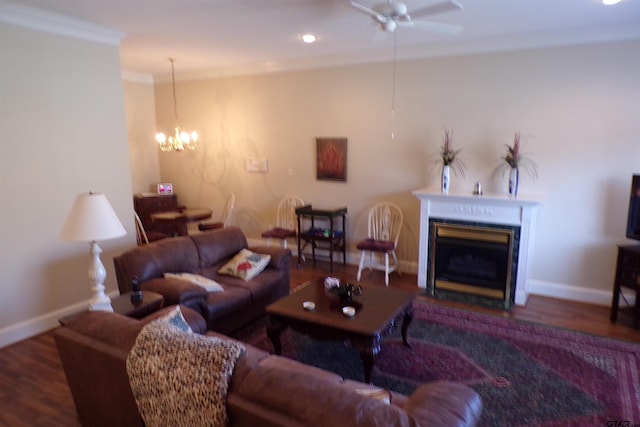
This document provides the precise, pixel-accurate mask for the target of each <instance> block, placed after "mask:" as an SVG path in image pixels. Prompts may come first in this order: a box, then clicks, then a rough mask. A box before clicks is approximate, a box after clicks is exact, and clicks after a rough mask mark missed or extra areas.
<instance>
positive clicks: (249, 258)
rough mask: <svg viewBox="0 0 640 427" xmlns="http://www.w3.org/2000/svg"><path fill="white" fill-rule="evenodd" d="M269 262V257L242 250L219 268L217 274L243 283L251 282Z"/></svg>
mask: <svg viewBox="0 0 640 427" xmlns="http://www.w3.org/2000/svg"><path fill="white" fill-rule="evenodd" d="M269 261H271V255H264V254H257V253H255V252H251V251H250V250H249V249H242V250H241V251H240V252H238V253H237V254H236V256H234V257H233V258H232V259H231V261H229V262H228V263H226V264H225V265H223V266H222V267H220V269H219V270H218V273H220V274H226V275H229V276H235V277H238V278H240V279H242V280H245V281H246V280H251V279H253V278H254V277H256V276H257V275H258V274H260V273H261V272H262V270H264V269H265V267H266V266H267V264H269Z"/></svg>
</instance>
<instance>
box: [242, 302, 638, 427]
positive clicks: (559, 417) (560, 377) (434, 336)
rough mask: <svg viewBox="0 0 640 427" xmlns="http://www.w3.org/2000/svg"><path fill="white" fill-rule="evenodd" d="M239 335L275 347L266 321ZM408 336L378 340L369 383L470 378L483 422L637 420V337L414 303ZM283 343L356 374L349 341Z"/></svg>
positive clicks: (288, 352) (397, 386) (400, 386)
mask: <svg viewBox="0 0 640 427" xmlns="http://www.w3.org/2000/svg"><path fill="white" fill-rule="evenodd" d="M241 339H243V340H245V341H246V342H249V343H251V344H253V345H255V346H257V347H259V348H262V349H265V350H268V351H273V350H272V346H271V343H270V341H269V340H268V339H267V337H266V335H265V332H264V323H262V325H261V327H257V328H255V329H254V330H253V331H246V332H245V334H244V338H241ZM409 341H410V343H411V344H412V348H407V347H405V346H404V345H403V344H402V340H401V339H400V337H399V335H393V336H391V337H389V338H388V339H387V340H385V342H384V344H383V346H382V352H381V354H380V357H379V359H378V361H377V363H376V366H375V368H374V373H373V383H374V384H375V385H378V386H380V387H385V388H388V389H392V390H395V391H398V392H400V393H403V394H410V393H411V392H412V391H413V390H414V389H415V388H416V387H417V386H418V385H419V384H421V383H424V382H428V381H432V380H436V379H442V380H451V381H458V382H462V383H465V384H468V385H469V386H471V387H473V388H474V389H475V390H476V391H477V392H478V393H480V395H481V396H482V400H483V404H484V411H483V415H482V419H481V422H480V425H481V426H544V427H556V426H557V427H560V426H563V427H564V426H581V427H583V426H599V427H601V426H607V425H616V426H622V425H625V426H634V425H638V426H640V345H638V344H632V343H625V342H621V341H615V340H611V339H606V338H600V337H595V336H591V335H586V334H581V333H576V332H571V331H567V330H562V329H557V328H551V327H545V326H542V325H537V324H533V323H528V322H523V321H517V320H513V319H503V318H500V317H496V316H488V315H482V314H477V313H472V312H467V311H463V310H456V309H452V308H446V307H440V306H435V305H431V304H428V303H422V302H416V303H415V315H414V320H413V323H412V324H411V326H410V327H409ZM282 343H283V355H284V356H287V357H290V358H292V359H296V360H299V361H301V362H303V363H307V364H310V365H314V366H318V367H320V368H324V369H328V370H331V371H334V372H336V373H338V374H340V375H342V376H343V377H346V378H351V379H355V380H360V381H362V380H363V373H362V370H363V367H362V362H361V361H360V358H359V356H358V353H357V352H356V351H355V350H353V349H352V348H351V347H349V346H348V345H345V344H343V343H330V342H319V341H315V340H313V339H310V338H308V337H306V336H303V335H301V334H298V333H296V332H292V331H290V330H287V331H286V332H285V333H284V334H283V336H282ZM615 420H617V421H622V423H619V424H613V423H612V422H613V421H615Z"/></svg>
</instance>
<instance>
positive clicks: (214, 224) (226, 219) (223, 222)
mask: <svg viewBox="0 0 640 427" xmlns="http://www.w3.org/2000/svg"><path fill="white" fill-rule="evenodd" d="M235 204H236V195H235V194H233V193H230V194H229V196H227V202H226V203H225V206H224V211H223V212H222V217H220V221H203V222H201V223H200V224H198V230H200V231H209V230H215V229H217V228H226V227H228V226H229V225H230V224H231V216H232V215H233V208H234V207H235Z"/></svg>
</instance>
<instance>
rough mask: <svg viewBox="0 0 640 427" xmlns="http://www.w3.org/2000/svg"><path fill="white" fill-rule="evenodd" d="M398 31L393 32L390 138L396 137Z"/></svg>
mask: <svg viewBox="0 0 640 427" xmlns="http://www.w3.org/2000/svg"><path fill="white" fill-rule="evenodd" d="M397 34H398V33H396V32H394V33H393V73H392V79H393V80H392V82H391V140H392V141H393V140H395V139H396V132H395V130H396V51H397V47H398V35H397Z"/></svg>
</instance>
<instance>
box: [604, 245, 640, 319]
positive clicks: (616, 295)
mask: <svg viewBox="0 0 640 427" xmlns="http://www.w3.org/2000/svg"><path fill="white" fill-rule="evenodd" d="M622 288H628V289H631V290H632V291H635V293H636V295H635V299H636V301H635V304H634V305H628V306H627V307H620V294H621V291H622ZM618 311H622V312H623V313H627V314H630V315H632V316H633V327H634V328H637V327H638V321H639V318H640V245H619V246H618V261H617V263H616V278H615V281H614V283H613V299H612V300H611V315H610V318H611V321H612V322H614V323H615V322H616V321H617V320H618Z"/></svg>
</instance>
